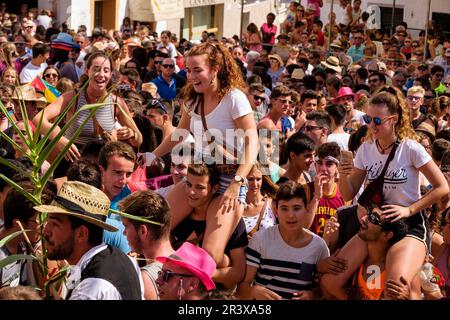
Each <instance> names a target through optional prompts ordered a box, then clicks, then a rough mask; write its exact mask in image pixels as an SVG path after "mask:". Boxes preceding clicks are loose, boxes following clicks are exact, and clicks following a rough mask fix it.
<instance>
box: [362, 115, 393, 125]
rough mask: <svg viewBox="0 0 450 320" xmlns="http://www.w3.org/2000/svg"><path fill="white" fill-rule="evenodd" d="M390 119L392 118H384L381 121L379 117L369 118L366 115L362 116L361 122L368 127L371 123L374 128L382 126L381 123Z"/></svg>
mask: <svg viewBox="0 0 450 320" xmlns="http://www.w3.org/2000/svg"><path fill="white" fill-rule="evenodd" d="M389 118H392V116H390V117H386V118H384V119H381V118H380V117H373V118H372V117H371V116H369V115H367V114H365V115H363V120H364V122H365V123H366V124H367V125H369V124H370V123H371V122H372V121H373V123H374V124H375V125H376V126H379V125H380V124H382V123H383V122H385V121H386V120H387V119H389Z"/></svg>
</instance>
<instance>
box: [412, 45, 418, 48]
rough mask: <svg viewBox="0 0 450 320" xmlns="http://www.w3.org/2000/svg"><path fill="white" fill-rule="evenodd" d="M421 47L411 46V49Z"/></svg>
mask: <svg viewBox="0 0 450 320" xmlns="http://www.w3.org/2000/svg"><path fill="white" fill-rule="evenodd" d="M418 47H419V46H417V45H411V48H418Z"/></svg>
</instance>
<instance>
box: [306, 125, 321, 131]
mask: <svg viewBox="0 0 450 320" xmlns="http://www.w3.org/2000/svg"><path fill="white" fill-rule="evenodd" d="M322 128H323V127H319V126H305V131H313V130H316V129H322Z"/></svg>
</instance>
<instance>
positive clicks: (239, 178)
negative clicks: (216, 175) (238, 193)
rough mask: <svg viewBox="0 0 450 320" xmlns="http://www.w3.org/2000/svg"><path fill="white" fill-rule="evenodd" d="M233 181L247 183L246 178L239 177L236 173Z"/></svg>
mask: <svg viewBox="0 0 450 320" xmlns="http://www.w3.org/2000/svg"><path fill="white" fill-rule="evenodd" d="M234 181H236V182H239V183H242V184H245V183H247V179H246V178H244V177H241V176H240V175H238V174H237V175H235V176H234Z"/></svg>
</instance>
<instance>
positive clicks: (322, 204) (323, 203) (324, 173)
mask: <svg viewBox="0 0 450 320" xmlns="http://www.w3.org/2000/svg"><path fill="white" fill-rule="evenodd" d="M316 152H317V158H316V164H315V166H316V173H317V178H318V179H319V180H321V181H323V195H322V196H321V197H320V200H319V205H318V207H317V211H316V215H315V217H314V220H313V221H312V225H311V227H310V230H311V231H312V232H314V233H315V234H317V235H319V236H321V237H322V236H323V231H324V226H325V222H326V221H328V219H330V218H331V217H333V216H334V215H335V214H336V210H337V209H338V208H340V207H342V206H343V205H345V201H344V199H343V198H342V196H341V193H340V192H339V189H338V184H337V183H336V179H337V175H338V171H337V166H338V164H339V160H338V159H339V156H340V148H339V146H338V144H337V143H336V142H327V143H324V144H322V145H321V146H320V147H319V148H317V151H316ZM305 189H306V192H307V196H308V199H310V198H312V195H315V190H314V189H315V187H314V183H308V184H307V185H306V186H305Z"/></svg>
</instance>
